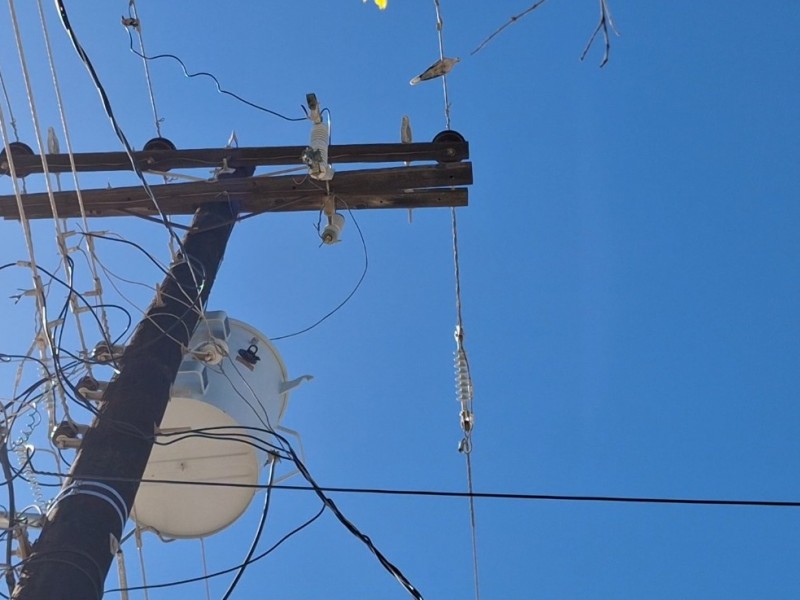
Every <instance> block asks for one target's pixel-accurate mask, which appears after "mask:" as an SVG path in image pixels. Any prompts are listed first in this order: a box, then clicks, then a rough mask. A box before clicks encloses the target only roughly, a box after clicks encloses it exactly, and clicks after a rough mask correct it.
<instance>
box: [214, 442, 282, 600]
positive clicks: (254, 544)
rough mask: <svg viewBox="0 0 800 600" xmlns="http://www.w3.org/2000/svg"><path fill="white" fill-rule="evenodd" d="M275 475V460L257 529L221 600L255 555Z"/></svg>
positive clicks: (234, 584) (267, 511)
mask: <svg viewBox="0 0 800 600" xmlns="http://www.w3.org/2000/svg"><path fill="white" fill-rule="evenodd" d="M274 473H275V459H274V458H273V459H271V463H270V472H269V481H268V482H267V484H268V485H269V487H267V493H266V494H265V496H264V510H262V511H261V518H260V519H259V520H258V527H257V528H256V533H255V535H254V536H253V541H252V543H251V544H250V549H249V550H248V551H247V555H246V556H245V558H244V561H243V562H242V564H241V566H240V567H239V570H238V571H237V572H236V576H235V577H234V578H233V581H231V583H230V585H229V586H228V589H227V591H226V592H225V595H224V596H223V597H222V600H228V599H229V598H230V597H231V594H232V593H233V590H234V589H235V588H236V585H237V584H238V583H239V580H240V579H241V578H242V575H244V570H245V569H246V568H247V565H248V564H250V563H249V561H250V559H251V558H253V554H255V551H256V548H257V547H258V542H259V540H260V539H261V534H262V533H263V532H264V525H266V524H267V514H268V513H269V503H270V499H271V498H272V476H273V474H274Z"/></svg>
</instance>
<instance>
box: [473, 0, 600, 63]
mask: <svg viewBox="0 0 800 600" xmlns="http://www.w3.org/2000/svg"><path fill="white" fill-rule="evenodd" d="M546 1H547V0H536V2H534V3H533V4H531V5H530V6H529V7H528V8H526V9H525V10H523V11H522V12H521V13H519V14H518V15H514V16H513V17H511V18H510V19H509V20H508V21H506V22H505V23H504V24H503V25H502V26H501V27H499V28H498V29H497V30H496V31H495V32H494V33H492V35H490V36H489V37H487V38H486V39H485V40H483V41H482V42H481V44H480V45H479V46H478V47H477V48H475V50H473V51H472V52H470V53H469V55H470V56H473V55H474V54H477V53H478V52H480V51H481V50H483V47H484V46H486V45H487V44H488V43H489V42H491V41H492V39H493V38H494V37H495V36H496V35H497V34H499V33H500V32H501V31H503V30H504V29H505V28H506V27H508V26H509V25H513V24H514V23H516V22H517V21H519V20H520V19H521V18H522V17H524V16H525V15H527V14H528V13H531V12H533V11H535V10H536V9H537V8H539V7H540V6H541V5H542V4H544V3H545V2H546ZM595 33H596V32H595Z"/></svg>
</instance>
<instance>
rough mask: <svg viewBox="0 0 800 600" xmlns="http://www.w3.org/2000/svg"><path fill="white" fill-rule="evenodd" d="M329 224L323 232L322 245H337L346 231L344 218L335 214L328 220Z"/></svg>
mask: <svg viewBox="0 0 800 600" xmlns="http://www.w3.org/2000/svg"><path fill="white" fill-rule="evenodd" d="M328 221H329V222H328V224H327V225H326V226H325V229H323V230H322V235H321V236H320V237H322V243H323V244H328V245H330V244H336V243H337V242H339V239H340V238H341V235H342V229H344V217H343V216H342V215H341V214H339V213H333V215H331V217H330V218H329V219H328Z"/></svg>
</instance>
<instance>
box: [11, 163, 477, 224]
mask: <svg viewBox="0 0 800 600" xmlns="http://www.w3.org/2000/svg"><path fill="white" fill-rule="evenodd" d="M329 183H330V194H331V195H334V196H336V197H337V198H338V199H340V201H341V202H342V204H343V205H346V206H349V207H350V208H422V207H426V206H464V205H466V204H467V191H466V189H463V188H461V189H453V188H457V187H459V186H465V185H470V184H471V183H472V164H471V163H469V162H464V163H446V164H439V165H427V166H410V167H394V168H385V169H370V170H359V171H340V172H338V173H337V174H336V176H335V177H334V178H333V180H331V181H330V182H329ZM151 189H152V190H153V193H154V195H155V197H156V199H157V200H158V205H159V207H160V209H161V210H162V211H163V212H164V213H165V214H167V215H185V214H193V213H194V211H195V210H196V209H197V208H198V207H199V206H202V205H204V204H207V203H210V202H215V201H219V200H220V199H223V198H229V199H231V200H235V201H237V202H239V203H240V205H241V209H242V210H243V211H246V212H277V211H281V212H286V211H304V210H319V208H320V207H321V206H322V201H323V199H324V197H325V196H326V195H328V189H327V187H326V185H325V183H324V182H320V181H317V180H314V179H311V178H309V177H293V176H280V177H250V178H242V179H236V178H234V179H221V180H218V181H213V182H191V183H173V184H164V185H154V186H151ZM54 196H55V202H56V206H57V208H58V214H59V217H62V218H71V217H78V216H80V207H79V204H78V197H77V194H76V193H75V192H74V191H68V192H57V193H55V194H54ZM81 196H82V198H83V204H84V207H85V209H86V212H87V215H89V216H94V217H107V216H126V215H127V216H130V215H131V214H142V215H154V214H158V211H157V209H156V207H155V206H154V205H153V203H152V201H151V200H150V198H149V197H148V196H147V194H146V193H145V191H144V189H143V188H142V187H141V186H134V187H122V188H111V189H99V190H84V191H82V192H81ZM23 204H24V207H25V215H26V217H27V218H29V219H47V218H52V217H53V213H52V211H51V208H50V200H49V197H48V195H47V194H45V193H37V194H26V195H25V196H24V197H23ZM0 216H2V217H3V218H4V219H19V213H18V210H17V203H16V198H15V197H14V196H0Z"/></svg>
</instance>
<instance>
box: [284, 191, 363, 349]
mask: <svg viewBox="0 0 800 600" xmlns="http://www.w3.org/2000/svg"><path fill="white" fill-rule="evenodd" d="M340 200H341V199H340ZM342 202H344V201H343V200H342ZM345 208H346V209H347V212H348V214H349V215H350V218H351V219H353V225H355V227H356V231H358V237H359V239H360V240H361V247H362V249H363V250H364V269H363V270H362V271H361V276H360V277H359V278H358V281H356V284H355V285H354V286H353V289H352V290H350V293H349V294H347V296H345V298H344V300H342V301H341V302H340V303H339V304H337V305H336V306H335V307H334V308H333V309H332V310H330V311H329V312H327V313H326V314H325V315H323V316H322V317H321V318H320V319H318V320H317V321H315V322H314V323H312V324H311V325H309V326H308V327H305V328H303V329H300V330H299V331H295V332H294V333H288V334H285V335H279V336H276V337H270V339H271V340H272V341H273V342H275V341H278V340H285V339H287V338H291V337H295V336H298V335H301V334H303V333H306V332H308V331H311V330H312V329H314V328H315V327H316V326H317V325H320V324H321V323H323V322H324V321H326V320H328V319H329V318H330V317H332V316H333V315H334V314H336V313H337V312H339V310H341V309H342V308H343V307H344V305H345V304H347V303H348V302H350V300H351V299H352V297H353V296H355V295H356V292H358V290H359V288H361V284H363V283H364V279H365V278H366V276H367V271H368V270H369V253H368V251H367V242H366V240H365V239H364V232H363V231H361V227H360V226H359V224H358V220H357V219H356V218H355V215H354V214H353V211H352V210H351V209H350V207H349V206H347V204H346V203H345Z"/></svg>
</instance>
